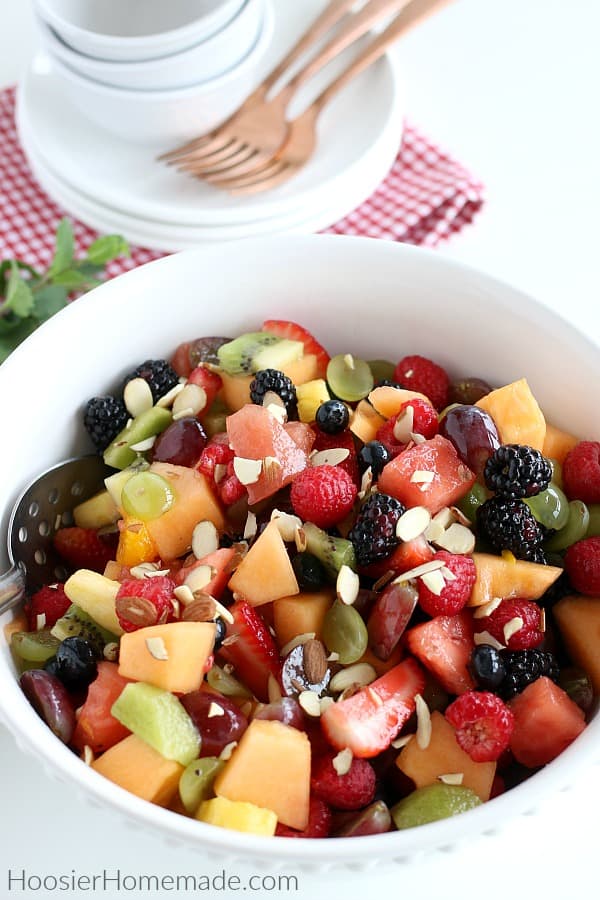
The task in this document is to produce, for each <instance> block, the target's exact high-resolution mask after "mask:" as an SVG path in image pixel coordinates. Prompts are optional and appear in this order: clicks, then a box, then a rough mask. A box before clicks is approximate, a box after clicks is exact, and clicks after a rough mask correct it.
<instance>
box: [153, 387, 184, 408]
mask: <svg viewBox="0 0 600 900" xmlns="http://www.w3.org/2000/svg"><path fill="white" fill-rule="evenodd" d="M184 387H185V382H182V381H180V382H179V384H176V385H174V386H173V387H172V388H171V390H170V391H167V393H166V394H163V395H162V397H159V399H158V400H157V401H156V405H157V406H161V407H163V408H165V409H166V408H167V407H168V406H171V404H172V403H173V401H174V399H175V397H177V395H178V394H180V393H181V392H182V390H183V389H184Z"/></svg>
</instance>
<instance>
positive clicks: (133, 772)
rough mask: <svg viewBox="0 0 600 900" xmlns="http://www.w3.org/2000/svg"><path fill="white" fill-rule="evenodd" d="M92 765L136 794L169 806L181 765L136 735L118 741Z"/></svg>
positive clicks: (180, 772)
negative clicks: (162, 754)
mask: <svg viewBox="0 0 600 900" xmlns="http://www.w3.org/2000/svg"><path fill="white" fill-rule="evenodd" d="M92 768H93V769H95V770H96V772H99V773H100V775H104V777H105V778H108V779H109V780H110V781H113V782H114V783H115V784H118V785H119V787H122V788H125V790H126V791H129V792H130V793H131V794H135V795H136V797H141V798H142V800H148V801H149V802H150V803H156V804H157V806H169V804H170V803H171V801H172V800H173V797H174V796H175V794H176V793H177V789H178V787H179V779H180V778H181V775H182V773H183V769H184V767H183V766H181V765H180V764H179V763H178V762H175V761H174V760H172V759H166V758H165V757H164V756H161V754H160V753H158V752H157V751H156V750H154V749H153V748H152V747H151V746H150V745H149V744H146V742H145V741H143V740H142V739H141V738H139V737H138V736H137V735H135V734H130V735H129V736H128V737H126V738H124V739H123V740H122V741H119V743H118V744H115V745H114V747H111V748H110V750H107V751H106V752H105V753H103V754H102V756H101V757H99V759H97V760H95V761H94V762H93V763H92Z"/></svg>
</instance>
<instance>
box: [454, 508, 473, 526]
mask: <svg viewBox="0 0 600 900" xmlns="http://www.w3.org/2000/svg"><path fill="white" fill-rule="evenodd" d="M450 510H451V512H452V515H453V516H454V517H455V518H456V521H457V522H460V524H461V525H466V526H467V528H469V527H470V526H471V525H472V524H473V523H472V522H471V520H470V519H469V517H468V516H465V514H464V512H462V510H460V509H459V508H458V506H451V507H450Z"/></svg>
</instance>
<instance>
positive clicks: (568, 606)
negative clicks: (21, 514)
mask: <svg viewBox="0 0 600 900" xmlns="http://www.w3.org/2000/svg"><path fill="white" fill-rule="evenodd" d="M336 349H338V348H336ZM341 349H342V350H343V351H344V352H341V353H338V354H337V355H334V356H332V357H330V355H329V353H328V352H327V350H326V349H325V348H324V347H323V346H321V344H319V343H318V341H317V340H316V338H315V337H313V335H311V334H310V333H309V332H308V331H306V330H305V329H304V328H303V327H301V326H300V325H297V324H295V323H292V322H284V321H279V320H271V321H267V322H264V324H263V325H262V328H261V329H260V330H258V331H256V332H252V333H246V334H242V335H239V336H237V337H234V338H230V337H204V338H201V339H197V340H192V341H189V342H186V343H183V344H181V345H180V346H179V347H178V348H177V349H176V350H175V352H174V354H173V356H172V357H171V359H170V360H146V361H145V362H143V363H141V364H140V365H139V366H138V367H137V368H136V369H135V370H134V371H132V372H131V373H130V374H129V375H128V376H127V377H126V378H125V380H124V382H123V384H122V385H121V386H120V388H119V390H118V391H116V392H115V393H114V394H113V395H111V396H98V397H94V398H92V399H90V400H89V402H88V403H87V404H86V407H85V410H84V414H83V420H82V427H85V429H86V430H87V432H88V434H89V437H90V440H91V441H92V442H93V444H94V446H95V448H96V450H97V452H98V453H99V454H102V455H103V457H104V460H105V462H106V464H107V466H108V467H109V470H110V473H111V474H108V476H107V477H106V479H105V481H104V485H103V486H102V489H101V490H100V491H99V493H97V494H96V495H95V496H93V497H91V498H89V499H86V500H85V501H84V502H82V503H80V504H79V505H78V506H77V507H76V508H75V509H74V511H73V515H74V524H73V525H72V526H69V527H63V528H61V529H60V530H59V531H57V532H56V534H55V536H54V539H53V540H54V546H55V549H56V550H57V552H58V553H59V554H60V556H61V558H62V559H63V560H64V562H65V566H66V567H67V569H68V572H70V574H69V576H68V577H67V578H66V580H65V581H61V582H57V583H54V584H49V585H47V586H45V587H44V588H42V589H41V590H39V591H37V592H36V593H35V594H33V595H32V596H30V597H29V598H28V599H27V602H26V604H25V607H24V610H23V611H22V612H21V613H20V614H19V615H18V616H17V618H16V619H15V620H14V621H13V622H12V623H11V624H10V625H9V626H7V629H6V633H7V636H8V639H9V640H10V645H11V650H12V653H13V657H14V660H15V664H16V667H17V669H18V672H19V677H20V684H21V687H22V689H23V691H24V693H25V695H26V697H27V698H28V700H29V701H30V703H31V704H32V705H33V707H34V708H35V710H36V711H37V712H38V714H39V715H40V716H41V717H42V718H43V719H44V720H45V721H46V722H47V724H48V726H49V727H50V728H51V729H52V731H53V732H54V734H55V735H56V737H57V739H59V740H61V741H63V742H64V743H65V744H66V745H68V747H69V748H70V749H71V750H72V751H73V753H74V754H77V755H78V756H79V757H81V759H82V760H83V762H84V763H85V764H87V765H89V766H91V768H92V769H94V770H95V771H96V772H97V773H99V774H100V775H103V776H104V777H105V778H107V779H110V781H112V782H114V783H115V784H117V785H119V786H120V787H122V788H124V789H125V790H127V791H130V792H131V793H133V794H135V795H137V796H138V797H140V798H142V799H144V800H146V801H148V802H150V803H155V804H158V805H160V806H162V807H165V808H167V809H169V810H172V811H174V812H176V813H179V814H181V815H185V816H188V817H191V818H195V819H196V820H199V821H201V822H204V823H209V824H212V825H214V826H220V827H224V828H229V829H233V830H236V831H241V832H246V833H251V834H255V835H264V836H273V835H277V836H282V837H287V838H326V837H353V836H358V835H369V834H377V833H383V832H387V831H392V830H395V829H398V830H401V829H405V828H412V827H416V826H419V825H422V824H425V823H428V822H432V821H435V820H438V819H442V818H446V817H448V816H454V815H456V814H458V813H462V812H464V811H466V810H470V809H472V808H474V807H476V806H478V805H480V804H482V803H486V802H489V801H490V800H493V798H494V797H496V796H497V795H499V794H501V793H503V792H504V791H505V790H508V789H510V788H511V787H513V786H514V785H516V784H518V783H519V782H521V781H523V780H524V779H526V778H528V777H529V776H531V775H532V774H534V773H535V772H536V771H537V770H538V769H539V768H540V767H542V766H545V765H546V764H548V763H550V762H551V761H552V760H553V759H554V758H555V757H556V756H558V755H559V754H560V753H561V752H562V751H563V750H564V749H565V748H566V747H567V746H568V745H569V744H571V743H572V741H574V740H575V739H576V738H577V736H578V735H579V734H580V733H581V732H582V731H583V729H584V728H585V725H586V717H589V715H590V714H591V710H592V706H593V703H594V697H595V695H596V694H597V693H598V691H599V690H600V646H599V643H600V641H599V639H598V634H599V626H600V443H597V442H595V441H589V440H585V439H584V438H585V436H574V435H571V434H568V433H566V432H564V431H562V430H560V429H559V428H557V427H555V426H554V425H552V424H551V423H549V422H547V421H546V420H545V417H544V414H543V412H542V410H541V409H540V407H539V405H538V403H537V402H536V399H535V397H534V395H533V393H532V391H531V389H530V387H529V385H528V382H527V380H526V378H525V377H523V374H524V373H516V375H517V378H516V380H515V381H513V382H511V383H509V384H504V385H490V384H487V383H486V382H485V381H483V380H481V378H479V377H466V378H465V377H460V378H459V379H458V380H454V381H453V380H452V379H451V377H450V376H449V374H448V373H447V372H446V371H445V370H444V369H443V368H441V367H440V366H439V365H438V364H437V363H436V362H435V361H433V360H430V359H427V358H425V357H424V356H421V355H418V349H419V348H414V347H407V348H403V349H406V350H407V351H408V355H404V356H403V357H402V358H401V359H400V360H399V361H398V360H397V359H394V360H391V361H387V360H363V359H361V358H359V356H357V355H355V349H356V348H341ZM455 374H457V375H459V376H462V375H463V374H465V373H460V372H457V373H452V375H453V376H454V375H455ZM467 374H468V373H467ZM476 374H477V375H481V374H485V373H476Z"/></svg>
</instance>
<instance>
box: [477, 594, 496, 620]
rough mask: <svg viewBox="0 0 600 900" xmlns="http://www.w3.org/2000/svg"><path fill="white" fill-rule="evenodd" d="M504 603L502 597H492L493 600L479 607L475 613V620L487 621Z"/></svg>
mask: <svg viewBox="0 0 600 900" xmlns="http://www.w3.org/2000/svg"><path fill="white" fill-rule="evenodd" d="M501 603H502V597H492V599H491V600H488V602H487V603H483V604H482V605H481V606H478V607H477V608H476V609H475V612H474V613H473V618H474V619H485V618H487V616H491V614H492V613H493V612H494V610H495V609H498V607H499V606H500V604H501Z"/></svg>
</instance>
